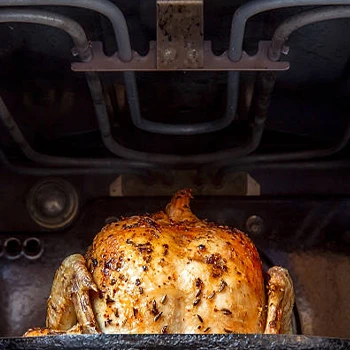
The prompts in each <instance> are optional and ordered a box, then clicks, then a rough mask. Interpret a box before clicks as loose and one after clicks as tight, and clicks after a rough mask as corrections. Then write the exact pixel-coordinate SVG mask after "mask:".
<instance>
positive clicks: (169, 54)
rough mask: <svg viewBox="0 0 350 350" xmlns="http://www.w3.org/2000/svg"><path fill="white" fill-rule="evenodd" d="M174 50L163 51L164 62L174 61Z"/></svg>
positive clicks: (175, 54)
mask: <svg viewBox="0 0 350 350" xmlns="http://www.w3.org/2000/svg"><path fill="white" fill-rule="evenodd" d="M176 56H177V53H176V50H175V49H173V48H168V49H165V50H164V51H163V59H164V61H165V62H169V63H170V62H173V61H175V60H176Z"/></svg>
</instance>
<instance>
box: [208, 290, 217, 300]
mask: <svg viewBox="0 0 350 350" xmlns="http://www.w3.org/2000/svg"><path fill="white" fill-rule="evenodd" d="M215 294H216V292H215V290H214V291H213V292H212V293H211V294H210V295H208V299H213V298H214V297H215Z"/></svg>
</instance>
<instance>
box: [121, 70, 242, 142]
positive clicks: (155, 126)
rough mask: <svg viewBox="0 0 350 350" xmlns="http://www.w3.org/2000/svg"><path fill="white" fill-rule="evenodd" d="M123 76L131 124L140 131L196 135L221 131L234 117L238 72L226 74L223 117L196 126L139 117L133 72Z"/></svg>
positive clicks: (138, 104)
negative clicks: (225, 104)
mask: <svg viewBox="0 0 350 350" xmlns="http://www.w3.org/2000/svg"><path fill="white" fill-rule="evenodd" d="M126 73H127V74H124V80H125V86H126V91H127V96H128V99H129V106H130V112H131V119H132V121H133V124H134V125H135V126H136V127H138V128H139V129H141V130H144V131H148V132H152V133H158V134H166V135H198V134H205V133H211V132H215V131H219V130H222V129H224V128H226V127H227V126H229V125H230V124H231V123H232V122H233V121H234V119H235V117H236V110H237V100H238V89H239V72H229V73H228V74H227V106H226V111H225V115H224V116H223V117H221V118H220V119H218V120H214V121H211V122H203V123H197V124H166V123H157V122H153V121H150V120H147V119H144V118H143V117H142V116H141V111H140V103H139V99H138V94H137V86H136V78H135V73H134V72H126Z"/></svg>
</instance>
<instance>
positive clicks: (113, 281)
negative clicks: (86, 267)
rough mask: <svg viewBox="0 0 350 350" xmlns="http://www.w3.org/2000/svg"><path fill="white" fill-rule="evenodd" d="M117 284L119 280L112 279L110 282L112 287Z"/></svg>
mask: <svg viewBox="0 0 350 350" xmlns="http://www.w3.org/2000/svg"><path fill="white" fill-rule="evenodd" d="M116 283H117V280H116V279H115V278H112V279H111V282H110V284H111V286H114V285H115V284H116Z"/></svg>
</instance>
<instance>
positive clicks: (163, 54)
mask: <svg viewBox="0 0 350 350" xmlns="http://www.w3.org/2000/svg"><path fill="white" fill-rule="evenodd" d="M203 43H204V39H203V0H157V68H158V69H187V68H190V69H191V68H193V69H198V68H202V67H203V63H204V61H203Z"/></svg>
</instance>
